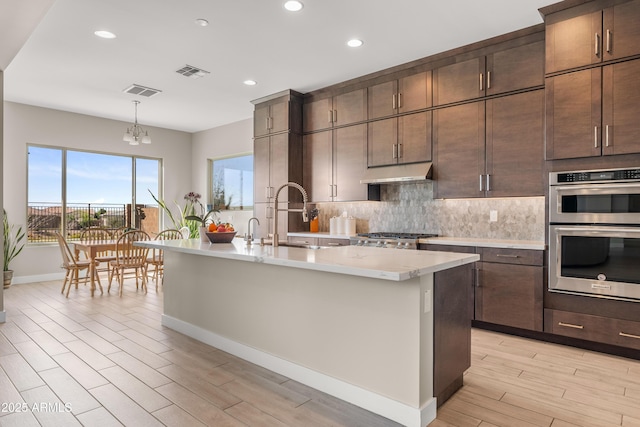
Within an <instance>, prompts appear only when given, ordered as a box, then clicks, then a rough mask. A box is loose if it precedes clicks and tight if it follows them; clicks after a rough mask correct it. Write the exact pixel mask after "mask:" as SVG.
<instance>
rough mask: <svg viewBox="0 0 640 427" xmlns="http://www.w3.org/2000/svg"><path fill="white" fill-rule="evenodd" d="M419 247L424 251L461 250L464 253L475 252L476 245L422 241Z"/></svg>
mask: <svg viewBox="0 0 640 427" xmlns="http://www.w3.org/2000/svg"><path fill="white" fill-rule="evenodd" d="M418 249H421V250H423V251H425V250H426V251H440V252H459V253H463V254H475V253H476V247H475V246H457V245H438V244H434V243H426V244H425V243H420V244H419V245H418Z"/></svg>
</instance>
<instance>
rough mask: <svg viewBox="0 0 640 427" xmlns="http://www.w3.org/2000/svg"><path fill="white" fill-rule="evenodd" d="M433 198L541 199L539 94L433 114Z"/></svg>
mask: <svg viewBox="0 0 640 427" xmlns="http://www.w3.org/2000/svg"><path fill="white" fill-rule="evenodd" d="M433 135H434V136H433V142H434V171H435V179H434V184H435V197H437V198H462V197H465V198H466V197H507V196H541V195H544V180H543V166H544V91H543V90H542V89H539V90H534V91H529V92H522V93H516V94H513V95H507V96H502V97H496V98H492V99H488V100H486V101H477V102H472V103H467V104H461V105H456V106H452V107H446V108H442V109H439V110H435V111H434V112H433Z"/></svg>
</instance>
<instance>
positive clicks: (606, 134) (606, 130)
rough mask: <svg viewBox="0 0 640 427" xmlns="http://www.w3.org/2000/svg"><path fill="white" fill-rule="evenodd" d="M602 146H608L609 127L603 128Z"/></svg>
mask: <svg viewBox="0 0 640 427" xmlns="http://www.w3.org/2000/svg"><path fill="white" fill-rule="evenodd" d="M604 145H605V147H608V146H609V125H606V126H605V127H604Z"/></svg>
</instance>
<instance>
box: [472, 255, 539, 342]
mask: <svg viewBox="0 0 640 427" xmlns="http://www.w3.org/2000/svg"><path fill="white" fill-rule="evenodd" d="M478 268H479V272H478V273H479V275H478V282H477V287H476V319H477V320H481V321H483V322H489V323H495V324H498V325H505V326H512V327H515V328H522V329H529V330H533V331H542V329H543V324H542V313H543V307H542V295H543V286H544V284H543V280H544V269H543V268H542V267H535V266H530V265H515V264H497V263H490V262H480V263H478Z"/></svg>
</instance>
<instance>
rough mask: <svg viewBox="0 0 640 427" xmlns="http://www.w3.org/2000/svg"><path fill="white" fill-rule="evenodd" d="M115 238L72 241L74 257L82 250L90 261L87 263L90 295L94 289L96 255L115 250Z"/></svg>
mask: <svg viewBox="0 0 640 427" xmlns="http://www.w3.org/2000/svg"><path fill="white" fill-rule="evenodd" d="M116 242H117V240H104V241H100V242H74V250H75V256H76V259H79V258H78V257H79V256H80V251H83V252H84V253H85V254H86V255H87V258H89V260H91V263H90V264H89V277H91V296H93V294H94V293H95V290H96V276H97V272H96V257H97V256H98V254H99V253H101V252H105V251H115V250H116Z"/></svg>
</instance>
